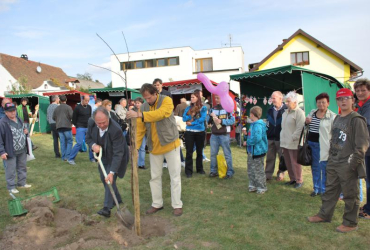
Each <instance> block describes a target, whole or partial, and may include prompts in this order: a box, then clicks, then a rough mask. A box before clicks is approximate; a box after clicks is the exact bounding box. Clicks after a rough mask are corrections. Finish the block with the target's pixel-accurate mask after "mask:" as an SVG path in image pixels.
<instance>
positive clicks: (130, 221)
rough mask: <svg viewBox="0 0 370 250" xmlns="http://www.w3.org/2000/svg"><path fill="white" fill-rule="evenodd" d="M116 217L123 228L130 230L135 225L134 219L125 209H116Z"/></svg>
mask: <svg viewBox="0 0 370 250" xmlns="http://www.w3.org/2000/svg"><path fill="white" fill-rule="evenodd" d="M116 216H117V218H118V219H119V220H120V221H121V223H122V224H123V225H124V226H125V227H127V228H128V229H132V227H133V225H134V223H135V217H134V216H133V215H132V214H131V212H130V210H128V209H127V208H126V207H122V208H120V209H117V212H116Z"/></svg>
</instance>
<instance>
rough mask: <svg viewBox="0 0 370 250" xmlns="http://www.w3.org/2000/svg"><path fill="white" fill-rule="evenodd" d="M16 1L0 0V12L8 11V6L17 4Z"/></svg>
mask: <svg viewBox="0 0 370 250" xmlns="http://www.w3.org/2000/svg"><path fill="white" fill-rule="evenodd" d="M17 2H18V0H0V12H4V11H8V10H10V5H12V4H15V3H17Z"/></svg>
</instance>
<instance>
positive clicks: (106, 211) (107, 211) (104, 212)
mask: <svg viewBox="0 0 370 250" xmlns="http://www.w3.org/2000/svg"><path fill="white" fill-rule="evenodd" d="M98 214H99V215H101V216H104V217H107V218H109V217H110V209H109V208H107V207H103V208H102V209H100V210H99V211H98Z"/></svg>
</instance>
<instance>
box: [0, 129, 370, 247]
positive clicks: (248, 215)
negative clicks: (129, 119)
mask: <svg viewBox="0 0 370 250" xmlns="http://www.w3.org/2000/svg"><path fill="white" fill-rule="evenodd" d="M33 141H34V143H35V144H36V145H37V146H38V147H39V148H38V149H37V150H36V151H35V152H34V154H35V157H36V160H34V161H31V162H29V163H28V166H29V167H30V168H29V170H28V183H30V184H32V186H33V187H32V188H31V189H29V190H22V191H21V192H20V194H19V195H18V197H28V196H30V195H33V194H36V193H40V192H44V191H47V190H49V189H50V188H51V187H53V186H56V187H57V189H58V192H59V195H60V197H61V201H60V202H59V203H58V204H57V206H60V207H67V208H71V209H76V210H78V211H79V212H81V213H84V214H87V215H92V214H95V213H96V211H98V210H99V209H100V208H101V207H102V202H103V186H102V184H101V182H100V179H99V173H98V169H97V166H96V165H95V164H92V163H90V162H89V161H88V155H87V153H79V154H78V156H77V158H76V163H77V165H76V166H71V165H69V164H68V163H66V162H62V161H61V160H60V159H55V158H54V153H53V149H52V139H51V136H50V135H36V136H34V137H33ZM209 150H210V148H209V146H207V148H206V149H205V153H206V155H207V156H208V157H209V155H210V153H209ZM232 154H233V165H234V168H235V175H234V178H233V179H231V180H221V179H218V178H209V177H207V176H201V175H198V174H194V175H193V178H191V179H187V178H185V175H184V174H183V176H182V200H183V203H184V207H183V210H184V214H183V215H182V216H181V217H178V218H175V217H173V216H172V209H171V198H170V183H169V182H170V180H169V176H168V171H167V170H166V169H164V171H163V172H164V174H163V187H164V188H163V197H164V206H165V209H164V210H162V211H160V212H158V214H156V215H153V216H159V217H163V218H166V219H168V220H169V221H170V222H171V223H172V224H173V225H174V226H175V228H176V229H175V231H174V232H173V233H171V234H170V235H167V236H165V237H158V238H153V239H151V241H150V243H148V244H146V245H142V246H137V247H136V249H148V248H149V249H174V245H175V244H176V246H177V247H178V248H179V249H209V248H213V249H326V250H328V249H369V248H370V247H369V246H370V237H369V232H370V221H366V220H360V221H359V230H358V231H357V232H353V233H350V234H340V233H337V232H335V228H336V227H337V226H339V225H340V224H341V222H342V213H343V209H344V203H343V202H342V201H340V202H338V204H337V208H336V210H335V214H334V218H333V221H332V223H324V224H309V223H308V222H307V220H306V217H307V216H311V215H314V214H316V213H317V212H318V210H319V208H320V205H321V200H320V197H315V198H312V197H310V196H309V194H310V193H311V189H312V178H311V174H310V168H308V167H304V171H303V175H304V182H305V184H304V186H303V188H301V189H294V188H292V187H287V186H284V185H283V183H281V182H276V181H272V182H271V183H269V184H268V191H267V192H266V193H265V194H263V195H256V194H255V193H248V177H247V163H246V162H247V155H246V153H245V148H242V149H241V148H238V147H236V146H233V147H232ZM146 166H147V167H148V166H149V162H148V155H147V158H146ZM209 167H210V163H205V165H204V169H205V170H206V172H207V173H209ZM130 174H131V171H128V173H127V175H126V177H125V178H124V179H119V180H118V187H119V190H120V192H121V195H122V196H123V200H124V202H126V203H128V204H129V209H130V210H131V211H133V209H132V202H131V184H130ZM0 175H1V178H0V199H1V203H0V230H4V229H5V227H6V226H7V225H11V224H13V223H16V222H15V220H14V219H13V218H12V217H11V216H10V215H9V212H8V206H7V200H8V199H9V198H10V197H9V195H8V193H7V190H6V182H5V177H4V169H3V168H2V167H1V168H0ZM139 177H140V203H141V213H142V215H144V214H145V211H146V209H148V208H149V207H150V205H151V194H150V187H149V179H150V169H147V170H139ZM286 178H287V176H286ZM286 181H287V179H286ZM364 186H365V185H364ZM114 221H115V217H114V216H113V217H111V218H110V219H108V220H107V223H114ZM117 249H118V248H117Z"/></svg>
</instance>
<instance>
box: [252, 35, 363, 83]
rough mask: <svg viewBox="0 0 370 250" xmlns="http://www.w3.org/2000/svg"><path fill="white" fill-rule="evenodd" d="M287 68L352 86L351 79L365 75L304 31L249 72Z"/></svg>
mask: <svg viewBox="0 0 370 250" xmlns="http://www.w3.org/2000/svg"><path fill="white" fill-rule="evenodd" d="M286 65H294V66H299V67H301V68H305V69H308V70H313V71H317V72H321V73H324V74H327V75H330V76H333V77H334V78H336V79H337V80H338V81H339V82H348V81H350V80H351V78H355V77H358V76H361V75H362V72H363V69H362V68H361V67H360V66H358V65H356V64H355V63H353V62H352V61H350V60H349V59H347V58H345V57H344V56H342V55H341V54H339V53H338V52H336V51H335V50H333V49H331V48H330V47H329V46H327V45H325V44H324V43H322V42H320V41H319V40H317V39H316V38H314V37H312V36H310V35H309V34H307V33H306V32H304V31H303V30H301V29H299V30H297V31H296V32H295V33H294V34H293V35H291V36H290V37H289V38H288V39H284V40H283V43H282V44H280V45H278V46H277V48H276V49H275V50H273V51H272V52H271V53H270V54H269V55H267V56H266V57H265V58H264V59H263V60H262V61H261V62H259V63H255V64H250V65H249V71H250V72H252V71H259V70H266V69H271V68H276V67H281V66H286Z"/></svg>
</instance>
